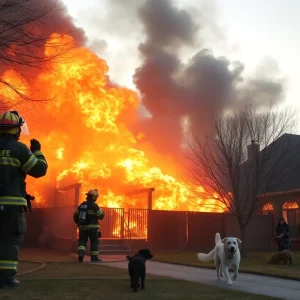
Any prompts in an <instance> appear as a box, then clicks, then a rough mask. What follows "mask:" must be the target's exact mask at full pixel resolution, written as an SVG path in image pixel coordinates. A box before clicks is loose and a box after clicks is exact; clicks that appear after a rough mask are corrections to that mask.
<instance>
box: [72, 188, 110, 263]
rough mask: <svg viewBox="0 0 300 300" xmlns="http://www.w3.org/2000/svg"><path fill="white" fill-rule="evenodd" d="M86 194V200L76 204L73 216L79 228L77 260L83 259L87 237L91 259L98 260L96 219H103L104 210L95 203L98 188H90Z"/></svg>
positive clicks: (98, 231)
mask: <svg viewBox="0 0 300 300" xmlns="http://www.w3.org/2000/svg"><path fill="white" fill-rule="evenodd" d="M86 196H87V197H86V201H84V202H82V203H81V204H80V205H79V206H78V208H77V210H76V211H75V213H74V216H73V219H74V221H75V223H76V224H77V226H78V228H79V240H78V261H79V262H82V261H83V258H84V253H85V248H86V244H87V242H88V239H90V244H91V247H90V251H91V252H90V255H91V261H94V262H97V261H98V262H100V261H102V259H101V258H98V254H99V251H98V246H99V238H100V237H101V232H100V228H99V224H98V220H103V218H104V211H102V210H101V209H100V208H99V206H98V204H97V203H96V201H97V199H98V197H99V193H98V190H96V189H95V190H90V191H89V192H87V193H86Z"/></svg>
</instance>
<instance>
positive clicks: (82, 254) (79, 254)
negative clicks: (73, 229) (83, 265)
mask: <svg viewBox="0 0 300 300" xmlns="http://www.w3.org/2000/svg"><path fill="white" fill-rule="evenodd" d="M83 259H84V252H83V251H79V252H78V261H79V262H83Z"/></svg>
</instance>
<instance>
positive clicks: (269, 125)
mask: <svg viewBox="0 0 300 300" xmlns="http://www.w3.org/2000/svg"><path fill="white" fill-rule="evenodd" d="M295 116H296V114H295V112H294V111H293V110H292V109H290V108H286V109H282V110H279V109H276V110H275V109H273V108H272V107H269V108H268V109H265V110H258V109H256V108H254V107H252V106H250V105H248V106H245V107H244V108H242V109H241V110H237V111H233V112H231V113H227V114H223V115H218V116H217V117H215V119H214V120H213V121H212V128H211V132H210V134H207V135H205V136H201V135H200V134H199V133H195V132H194V133H193V134H192V138H191V141H190V142H189V143H188V148H189V156H188V158H189V159H190V162H191V164H190V167H189V169H188V171H189V172H188V173H189V180H190V182H191V183H192V186H195V187H197V186H199V185H201V186H204V187H205V190H204V191H203V192H202V193H205V194H206V195H207V194H208V195H209V196H210V197H211V198H214V199H216V200H217V201H218V203H220V205H222V206H223V207H225V208H226V210H227V211H228V212H229V213H232V214H233V215H234V216H235V217H236V219H237V221H238V224H239V227H240V234H241V239H242V240H243V241H245V240H246V227H247V225H248V224H249V221H250V220H251V217H252V216H253V215H254V214H255V213H256V212H257V210H258V208H259V207H260V205H261V202H260V201H259V198H258V195H261V194H263V193H265V192H267V191H269V190H271V189H272V188H273V187H274V186H276V185H278V184H280V183H282V182H283V181H284V180H286V178H287V171H288V170H287V168H286V164H285V159H286V158H287V155H288V154H289V144H288V142H286V141H285V142H279V140H278V138H279V137H281V136H282V135H284V134H285V133H286V132H287V131H291V130H293V128H294V126H295V124H296V123H295ZM250 142H251V145H249V144H250ZM259 146H261V147H262V148H264V149H263V150H262V151H259ZM195 190H197V189H194V191H195ZM216 193H217V194H216ZM198 196H199V193H198ZM200 196H201V195H200ZM241 252H242V255H243V256H246V255H247V253H246V248H245V243H242V249H241Z"/></svg>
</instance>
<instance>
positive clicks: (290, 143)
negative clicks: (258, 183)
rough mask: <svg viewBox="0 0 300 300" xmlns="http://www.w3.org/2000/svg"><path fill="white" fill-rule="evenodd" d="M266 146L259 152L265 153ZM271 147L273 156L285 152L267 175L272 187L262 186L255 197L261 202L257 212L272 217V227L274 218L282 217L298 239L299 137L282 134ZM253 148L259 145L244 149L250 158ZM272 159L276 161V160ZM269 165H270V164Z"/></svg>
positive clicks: (299, 196)
mask: <svg viewBox="0 0 300 300" xmlns="http://www.w3.org/2000/svg"><path fill="white" fill-rule="evenodd" d="M274 146H275V147H274ZM268 147H269V146H268ZM268 147H266V148H265V149H263V150H261V151H260V152H259V153H260V154H261V153H263V152H264V151H268ZM272 147H274V148H273V149H275V155H274V156H275V157H276V155H282V154H283V151H282V149H285V150H284V155H282V157H281V158H280V160H278V162H279V165H278V168H277V170H278V172H277V173H276V172H274V173H272V172H271V174H272V176H273V178H274V184H272V186H269V187H265V188H264V190H262V191H261V193H260V195H259V196H258V197H259V199H260V201H261V203H262V205H261V209H260V210H259V212H258V213H262V214H272V215H273V216H274V218H273V222H274V224H273V228H275V226H276V224H277V219H278V217H279V216H280V215H283V217H284V218H285V220H286V221H287V223H288V224H289V225H290V227H291V230H292V236H293V238H296V239H299V238H300V236H299V226H300V210H299V208H300V135H295V134H284V135H282V136H281V137H280V138H278V139H277V140H276V141H274V142H273V143H272ZM257 149H259V146H258V145H257V144H254V143H252V145H250V146H249V148H248V155H250V156H251V153H253V152H251V151H257ZM258 151H259V150H258ZM273 154H274V152H273ZM272 156H273V155H272ZM277 157H278V156H277ZM275 159H276V160H277V158H275ZM270 164H271V165H272V162H270Z"/></svg>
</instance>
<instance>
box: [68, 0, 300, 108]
mask: <svg viewBox="0 0 300 300" xmlns="http://www.w3.org/2000/svg"><path fill="white" fill-rule="evenodd" d="M117 1H120V0H102V1H99V0H84V1H82V0H63V2H64V3H65V4H66V6H67V8H68V11H69V14H70V15H72V16H73V17H74V19H75V24H76V25H78V26H80V27H82V28H83V29H84V30H85V32H86V35H87V36H88V38H89V47H90V48H91V49H93V50H94V51H95V52H96V53H97V54H98V55H99V56H100V57H102V58H104V59H105V60H106V61H107V62H108V65H109V67H110V71H109V74H110V76H111V78H112V80H114V81H116V82H117V83H119V84H121V85H125V86H127V87H129V88H132V89H135V86H134V84H133V80H132V76H133V74H134V72H135V69H136V68H137V67H138V66H139V64H140V60H139V53H138V50H137V46H138V44H139V43H140V42H141V39H142V38H143V36H142V34H141V33H140V32H136V30H135V26H136V24H135V22H134V20H132V27H131V28H130V27H128V26H126V24H125V23H126V22H125V21H124V19H126V14H125V17H124V15H123V17H122V18H120V19H118V18H113V17H112V18H111V20H110V22H109V24H108V22H107V18H106V17H107V16H113V15H114V14H112V15H109V13H110V12H111V11H112V10H113V9H115V7H114V6H113V5H110V3H112V2H117ZM172 2H174V3H176V4H177V5H178V6H179V7H181V8H185V9H188V8H190V7H193V6H195V5H197V8H198V12H197V11H196V10H193V11H194V12H195V13H199V18H200V17H201V18H204V19H205V18H206V19H205V21H206V23H207V24H208V25H207V34H206V44H205V46H206V47H209V48H211V49H212V50H213V52H214V54H216V55H220V56H222V55H224V56H226V57H227V58H230V59H231V60H240V61H242V62H243V63H244V65H245V71H244V73H245V74H249V75H253V74H254V75H256V74H257V75H258V76H259V74H260V72H264V74H265V75H267V76H268V72H269V74H270V76H275V75H276V76H278V78H281V79H282V80H283V82H284V88H285V102H286V103H288V104H293V105H295V106H296V107H298V108H300V101H299V100H298V95H299V92H300V86H299V84H298V78H299V77H300V69H299V67H298V66H300V56H299V53H300V34H299V32H300V18H299V14H298V13H299V11H300V1H297V0H287V1H280V0H263V1H261V0H252V1H246V0H244V1H240V0H215V1H214V0H200V1H198V4H195V1H193V0H177V1H176V0H173V1H172ZM123 3H128V4H129V5H128V15H127V17H128V19H129V20H130V13H131V9H132V7H131V3H134V1H133V0H132V1H129V0H123ZM126 9H127V7H126ZM105 18H106V19H105ZM196 18H197V16H196ZM104 19H105V20H106V21H105V22H104V21H103V20H104ZM123 21H124V26H123V27H122V24H123V23H122V22H123ZM127 21H128V20H127ZM118 24H120V26H118ZM266 61H267V62H268V68H267V71H266V67H265V66H266V65H265V64H266Z"/></svg>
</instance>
